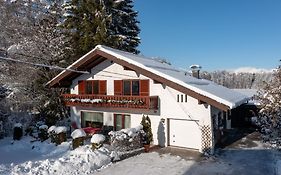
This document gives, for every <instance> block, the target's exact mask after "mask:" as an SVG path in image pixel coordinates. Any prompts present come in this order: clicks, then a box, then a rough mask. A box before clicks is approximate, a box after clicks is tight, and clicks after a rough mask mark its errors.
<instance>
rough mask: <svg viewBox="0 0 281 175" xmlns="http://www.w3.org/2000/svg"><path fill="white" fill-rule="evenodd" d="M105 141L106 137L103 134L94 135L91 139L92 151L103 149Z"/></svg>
mask: <svg viewBox="0 0 281 175" xmlns="http://www.w3.org/2000/svg"><path fill="white" fill-rule="evenodd" d="M104 141H105V136H104V135H102V134H94V135H93V136H92V138H91V143H92V149H93V150H95V149H98V148H100V147H102V145H103V142H104Z"/></svg>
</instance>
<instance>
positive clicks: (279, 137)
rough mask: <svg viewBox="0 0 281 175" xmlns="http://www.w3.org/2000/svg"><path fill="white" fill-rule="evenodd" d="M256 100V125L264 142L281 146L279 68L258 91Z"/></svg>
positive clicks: (280, 75)
mask: <svg viewBox="0 0 281 175" xmlns="http://www.w3.org/2000/svg"><path fill="white" fill-rule="evenodd" d="M258 98H259V101H260V104H261V110H260V111H259V116H258V118H257V125H258V126H259V127H260V131H261V133H262V134H263V139H264V141H268V142H271V143H274V145H276V146H278V147H280V146H281V67H280V66H279V68H278V69H277V70H276V71H275V72H274V75H273V79H272V81H271V82H270V83H268V84H265V86H264V88H263V89H261V90H259V92H258Z"/></svg>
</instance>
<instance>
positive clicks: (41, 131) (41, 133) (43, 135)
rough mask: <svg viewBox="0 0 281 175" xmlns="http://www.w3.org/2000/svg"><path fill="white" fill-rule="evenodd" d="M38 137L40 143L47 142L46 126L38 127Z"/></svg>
mask: <svg viewBox="0 0 281 175" xmlns="http://www.w3.org/2000/svg"><path fill="white" fill-rule="evenodd" d="M38 137H39V139H40V140H41V142H43V141H45V140H47V139H48V138H49V137H48V126H47V125H41V126H39V133H38Z"/></svg>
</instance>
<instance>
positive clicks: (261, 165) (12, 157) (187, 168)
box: [0, 137, 281, 175]
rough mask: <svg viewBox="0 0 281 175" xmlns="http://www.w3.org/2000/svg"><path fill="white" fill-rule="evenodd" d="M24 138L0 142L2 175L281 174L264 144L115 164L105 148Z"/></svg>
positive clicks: (277, 159) (280, 159)
mask: <svg viewBox="0 0 281 175" xmlns="http://www.w3.org/2000/svg"><path fill="white" fill-rule="evenodd" d="M31 140H32V139H31V137H23V139H22V140H20V141H15V142H14V143H13V144H11V143H12V142H11V141H12V138H5V139H2V140H0V174H1V175H6V174H7V175H9V174H12V175H15V174H20V175H21V174H30V175H31V174H32V175H33V174H38V175H41V174H42V175H45V174H46V175H49V174H50V175H51V174H52V175H53V174H65V175H72V174H73V175H74V174H97V175H108V174H110V175H114V174H116V175H119V174H122V175H131V174H134V175H143V174H153V175H174V174H177V175H180V174H183V175H184V174H188V175H190V174H191V175H192V174H194V175H196V174H211V175H212V174H277V175H279V174H280V175H281V156H280V153H279V152H278V151H275V150H271V149H268V148H264V147H263V146H262V144H261V143H258V144H257V146H256V147H254V148H251V149H247V148H243V147H241V148H239V149H226V150H221V151H219V153H218V154H217V155H216V156H215V157H211V158H207V159H206V158H204V159H202V160H200V161H195V160H192V159H191V160H189V159H184V158H183V157H180V156H173V155H171V154H168V153H161V154H160V153H158V152H150V153H143V154H140V155H137V156H134V157H131V158H128V159H125V160H122V161H119V162H116V163H112V162H111V156H110V155H112V154H111V152H110V151H108V149H106V148H105V147H102V148H100V149H99V150H96V151H92V150H91V147H90V144H87V145H86V146H82V147H79V148H77V149H75V150H72V149H71V143H70V142H64V143H63V144H61V145H59V146H55V145H54V144H51V143H49V142H48V140H47V141H46V142H43V143H41V142H38V141H35V142H30V141H31Z"/></svg>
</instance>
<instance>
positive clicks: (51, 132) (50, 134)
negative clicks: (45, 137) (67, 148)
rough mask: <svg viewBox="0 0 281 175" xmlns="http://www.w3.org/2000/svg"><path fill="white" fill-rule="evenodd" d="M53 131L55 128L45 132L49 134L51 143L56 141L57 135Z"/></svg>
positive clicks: (52, 127)
mask: <svg viewBox="0 0 281 175" xmlns="http://www.w3.org/2000/svg"><path fill="white" fill-rule="evenodd" d="M55 129H56V126H51V127H50V128H49V129H48V131H47V132H48V134H49V137H50V138H51V142H52V143H56V140H57V135H56V132H55Z"/></svg>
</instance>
